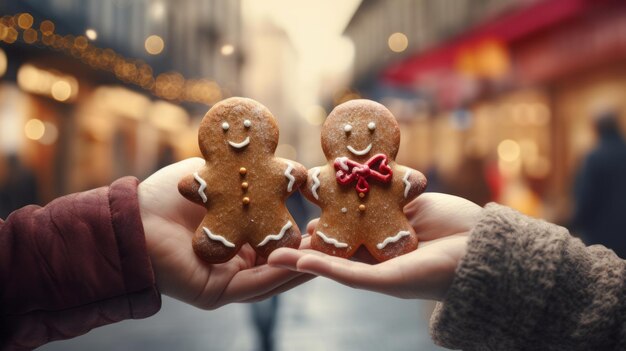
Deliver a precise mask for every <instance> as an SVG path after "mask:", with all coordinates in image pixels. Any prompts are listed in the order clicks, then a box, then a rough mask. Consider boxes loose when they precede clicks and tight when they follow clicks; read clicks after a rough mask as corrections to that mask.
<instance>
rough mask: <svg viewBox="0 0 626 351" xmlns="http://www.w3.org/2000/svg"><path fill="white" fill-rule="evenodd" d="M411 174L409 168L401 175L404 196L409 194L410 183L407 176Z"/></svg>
mask: <svg viewBox="0 0 626 351" xmlns="http://www.w3.org/2000/svg"><path fill="white" fill-rule="evenodd" d="M410 175H411V170H410V169H409V170H407V171H406V173H404V177H402V181H403V182H404V197H405V198H406V197H407V196H409V190H410V189H411V183H410V182H409V176H410Z"/></svg>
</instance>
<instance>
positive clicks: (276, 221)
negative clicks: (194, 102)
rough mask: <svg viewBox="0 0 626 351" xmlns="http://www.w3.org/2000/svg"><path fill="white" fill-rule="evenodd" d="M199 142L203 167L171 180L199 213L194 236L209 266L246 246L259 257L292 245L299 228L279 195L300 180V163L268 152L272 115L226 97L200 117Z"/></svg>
mask: <svg viewBox="0 0 626 351" xmlns="http://www.w3.org/2000/svg"><path fill="white" fill-rule="evenodd" d="M198 143H199V146H200V151H201V152H202V156H203V157H204V159H205V160H206V163H205V165H204V166H203V167H202V168H201V169H199V170H198V171H197V172H195V173H194V174H191V175H188V176H187V177H185V178H183V179H182V180H181V181H180V182H179V184H178V190H179V192H180V193H181V194H182V195H183V196H185V197H186V198H187V199H189V200H191V201H193V202H196V203H198V204H200V205H202V206H204V207H205V208H206V210H207V213H206V216H205V217H204V219H203V220H202V223H201V224H200V226H199V227H198V229H197V230H196V233H195V235H194V237H193V242H192V244H193V248H194V251H195V252H196V254H197V255H198V256H200V257H201V258H203V259H204V260H206V261H208V262H210V263H221V262H226V261H228V260H229V259H231V258H232V257H233V256H234V255H235V254H236V253H237V252H238V251H239V249H240V247H241V246H242V245H244V244H245V243H249V244H250V245H251V246H252V247H253V248H254V250H255V251H256V252H257V253H258V254H259V255H260V256H263V257H267V256H268V255H269V254H270V252H272V251H273V250H274V249H276V248H278V247H292V248H297V247H298V246H299V245H300V237H301V234H300V230H299V229H298V227H297V225H296V221H295V220H294V219H293V217H292V216H291V214H290V213H289V211H287V208H286V207H285V200H286V199H287V197H288V196H289V195H290V194H291V193H293V192H294V191H296V190H298V188H299V187H300V185H302V184H303V183H304V182H305V181H306V172H307V171H306V168H305V167H304V166H302V165H301V164H299V163H296V162H294V161H289V160H286V159H282V158H278V157H275V156H274V151H275V150H276V146H277V144H278V125H277V123H276V119H275V118H274V116H273V115H272V113H271V112H270V111H269V110H268V109H267V108H266V107H265V106H263V105H261V104H260V103H258V102H256V101H254V100H251V99H246V98H229V99H226V100H223V101H221V102H219V103H218V104H216V105H214V106H213V107H212V108H211V109H210V110H209V112H207V114H206V115H205V116H204V118H203V119H202V122H201V123H200V128H199V131H198Z"/></svg>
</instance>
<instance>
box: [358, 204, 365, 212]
mask: <svg viewBox="0 0 626 351" xmlns="http://www.w3.org/2000/svg"><path fill="white" fill-rule="evenodd" d="M359 211H361V212H363V211H365V205H363V204H360V205H359Z"/></svg>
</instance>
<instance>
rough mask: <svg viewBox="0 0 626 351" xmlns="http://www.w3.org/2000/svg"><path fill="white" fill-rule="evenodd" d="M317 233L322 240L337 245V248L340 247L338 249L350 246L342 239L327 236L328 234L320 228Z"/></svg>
mask: <svg viewBox="0 0 626 351" xmlns="http://www.w3.org/2000/svg"><path fill="white" fill-rule="evenodd" d="M315 234H317V235H318V236H319V237H320V238H322V240H324V242H325V243H326V244H331V245H334V246H335V247H336V248H338V249H342V248H346V247H348V244H347V243H342V242H340V241H339V240H337V239H334V238H329V237H327V236H326V234H324V233H322V232H320V231H319V230H318V231H316V232H315Z"/></svg>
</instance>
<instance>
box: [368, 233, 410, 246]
mask: <svg viewBox="0 0 626 351" xmlns="http://www.w3.org/2000/svg"><path fill="white" fill-rule="evenodd" d="M408 235H411V233H410V232H409V231H408V230H401V231H399V232H398V234H396V235H394V236H390V237H387V238H385V240H383V242H382V243H379V244H376V247H377V248H378V249H379V250H382V249H384V248H385V246H387V244H389V243H395V242H396V241H398V240H400V239H401V238H403V237H405V236H408Z"/></svg>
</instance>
